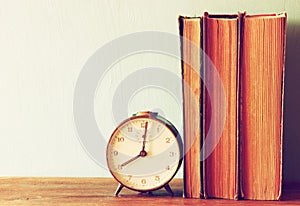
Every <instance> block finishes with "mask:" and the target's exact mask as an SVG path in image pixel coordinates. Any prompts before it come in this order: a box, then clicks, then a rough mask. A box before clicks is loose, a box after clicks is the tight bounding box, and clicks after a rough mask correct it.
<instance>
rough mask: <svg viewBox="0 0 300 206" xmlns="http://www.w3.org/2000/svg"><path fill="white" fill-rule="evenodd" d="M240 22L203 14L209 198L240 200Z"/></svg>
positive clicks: (206, 188) (206, 187) (230, 17)
mask: <svg viewBox="0 0 300 206" xmlns="http://www.w3.org/2000/svg"><path fill="white" fill-rule="evenodd" d="M239 23H240V21H239V16H238V15H211V14H208V13H205V14H204V20H203V25H204V33H203V36H204V43H203V44H204V53H205V54H206V57H205V58H204V79H205V80H204V82H205V84H206V89H205V92H204V105H205V106H204V129H205V143H206V142H208V140H207V138H210V139H211V140H210V141H209V143H208V144H209V145H206V146H205V147H204V149H205V156H206V159H205V160H204V195H205V197H206V198H224V199H237V198H238V189H239V188H238V170H239V168H238V91H239ZM209 147H212V148H211V149H208V148H209ZM212 149H213V150H212Z"/></svg>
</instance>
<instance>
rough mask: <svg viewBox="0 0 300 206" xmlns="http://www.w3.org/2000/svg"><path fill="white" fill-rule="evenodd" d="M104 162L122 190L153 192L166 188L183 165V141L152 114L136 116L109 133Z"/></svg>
mask: <svg viewBox="0 0 300 206" xmlns="http://www.w3.org/2000/svg"><path fill="white" fill-rule="evenodd" d="M106 160H107V165H108V168H109V170H110V172H111V174H112V175H113V177H114V178H115V179H116V180H117V181H118V182H119V186H118V188H117V190H116V192H115V195H116V196H117V195H118V194H119V192H120V191H121V190H122V188H123V187H126V188H128V189H131V190H134V191H138V192H142V193H144V192H152V191H154V190H158V189H160V188H163V187H164V188H165V189H166V190H167V191H168V193H169V194H170V195H172V196H173V192H172V190H171V188H170V186H169V182H170V181H171V180H172V178H173V177H174V176H175V174H176V173H177V171H178V169H179V168H180V165H181V162H182V140H181V137H180V135H179V133H178V131H177V130H176V128H175V127H174V126H173V125H172V124H171V123H170V122H169V121H168V120H166V119H164V118H163V117H161V116H160V115H158V114H157V113H154V112H139V113H137V114H135V115H133V116H132V117H130V118H128V119H126V120H124V121H123V122H122V123H121V124H120V125H119V126H118V127H117V128H116V129H115V130H114V132H113V133H112V135H111V137H110V139H109V141H108V144H107V148H106Z"/></svg>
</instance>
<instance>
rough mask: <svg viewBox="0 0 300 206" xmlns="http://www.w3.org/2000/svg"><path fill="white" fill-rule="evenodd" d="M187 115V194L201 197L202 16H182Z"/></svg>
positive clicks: (185, 173)
mask: <svg viewBox="0 0 300 206" xmlns="http://www.w3.org/2000/svg"><path fill="white" fill-rule="evenodd" d="M179 29H180V35H181V55H182V90H183V118H184V135H183V137H184V164H183V165H184V171H183V172H184V197H187V198H200V197H201V192H202V187H201V165H200V143H201V139H200V138H201V136H200V132H201V115H200V106H201V104H200V102H201V95H202V92H201V90H202V87H201V80H200V67H201V57H200V53H201V52H200V49H201V18H199V17H193V18H190V17H182V16H181V17H179Z"/></svg>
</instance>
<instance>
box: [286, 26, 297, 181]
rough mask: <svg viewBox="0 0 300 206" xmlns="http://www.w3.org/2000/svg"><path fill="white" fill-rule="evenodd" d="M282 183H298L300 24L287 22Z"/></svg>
mask: <svg viewBox="0 0 300 206" xmlns="http://www.w3.org/2000/svg"><path fill="white" fill-rule="evenodd" d="M286 37H287V38H286V67H285V69H286V70H285V99H284V126H283V127H284V128H283V181H284V182H291V181H300V160H299V158H300V132H299V130H298V129H300V38H299V37H300V23H296V22H287V36H286Z"/></svg>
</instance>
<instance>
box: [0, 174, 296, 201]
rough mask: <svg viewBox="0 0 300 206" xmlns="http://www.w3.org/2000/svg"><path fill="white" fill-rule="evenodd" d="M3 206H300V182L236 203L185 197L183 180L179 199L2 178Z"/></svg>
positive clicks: (176, 185) (62, 181) (177, 187)
mask: <svg viewBox="0 0 300 206" xmlns="http://www.w3.org/2000/svg"><path fill="white" fill-rule="evenodd" d="M0 182H1V184H0V205H15V206H17V205H24V206H26V205H132V206H134V205H216V204H226V205H245V204H246V203H247V205H257V204H264V205H275V204H278V205H297V204H298V205H299V204H300V183H298V184H293V183H290V184H288V185H286V186H285V187H284V195H283V198H282V201H250V200H249V201H246V200H241V201H236V200H220V199H208V200H204V199H188V198H182V187H183V185H182V179H174V180H173V181H172V182H171V187H172V189H173V191H174V192H175V197H170V196H168V194H167V192H166V191H165V190H163V189H161V190H159V191H155V192H153V195H152V196H149V195H147V194H143V195H139V194H138V193H136V192H132V191H129V190H127V189H123V190H122V191H121V194H120V197H114V196H113V194H114V190H115V189H116V187H117V183H116V181H115V180H114V179H112V178H39V177H2V178H0Z"/></svg>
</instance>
